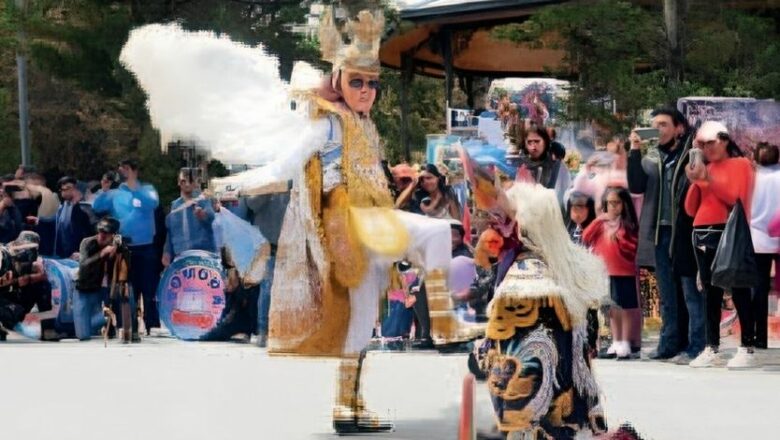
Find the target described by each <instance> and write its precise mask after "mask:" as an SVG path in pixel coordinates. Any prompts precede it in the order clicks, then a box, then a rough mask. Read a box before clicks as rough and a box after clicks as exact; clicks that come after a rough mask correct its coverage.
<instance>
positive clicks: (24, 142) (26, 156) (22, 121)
mask: <svg viewBox="0 0 780 440" xmlns="http://www.w3.org/2000/svg"><path fill="white" fill-rule="evenodd" d="M16 7H17V8H18V9H19V11H20V12H21V13H22V14H24V13H26V12H27V0H16ZM18 37H19V46H20V48H19V50H18V52H17V53H16V71H17V75H18V80H19V81H18V86H19V142H20V143H21V146H22V165H30V164H31V162H32V160H31V158H30V115H29V106H28V103H27V56H26V55H25V50H26V46H27V35H26V34H25V32H24V29H23V28H20V29H19V33H18Z"/></svg>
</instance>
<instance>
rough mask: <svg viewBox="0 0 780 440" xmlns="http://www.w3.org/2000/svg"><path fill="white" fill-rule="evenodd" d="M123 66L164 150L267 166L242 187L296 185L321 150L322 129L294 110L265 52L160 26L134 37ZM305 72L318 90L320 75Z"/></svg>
mask: <svg viewBox="0 0 780 440" xmlns="http://www.w3.org/2000/svg"><path fill="white" fill-rule="evenodd" d="M120 61H121V62H122V63H123V64H124V65H125V66H126V67H127V68H128V69H129V70H130V71H131V72H132V73H133V74H134V75H135V76H136V78H137V79H138V82H139V84H140V85H141V87H142V88H143V89H144V91H145V92H146V94H147V97H148V100H147V106H148V108H149V115H150V117H151V120H152V124H153V125H154V127H155V128H157V129H159V130H160V132H161V134H162V135H163V141H164V143H165V141H167V140H170V139H173V138H176V137H179V138H182V139H194V140H196V141H197V142H198V143H199V144H200V146H202V147H204V148H206V149H208V150H209V151H210V152H211V154H212V156H213V157H214V158H216V159H219V160H221V161H223V162H228V163H239V164H252V165H260V164H264V165H267V166H265V167H263V168H261V169H259V170H253V172H252V173H251V174H248V175H245V176H238V177H234V178H233V181H234V182H235V183H237V184H239V183H240V184H241V185H249V186H259V185H264V184H266V183H270V182H274V181H280V180H287V179H290V178H292V177H293V176H295V175H296V174H297V172H299V170H300V169H301V167H302V166H303V164H304V163H305V160H306V159H307V158H308V157H310V156H311V154H312V153H313V151H314V149H316V147H317V145H316V142H315V141H314V139H316V138H317V136H318V135H317V134H316V133H315V127H313V126H312V124H311V122H310V121H309V119H308V116H307V115H305V114H302V113H300V112H294V111H292V110H291V108H290V86H289V85H288V84H287V83H285V82H284V81H282V79H281V78H280V77H279V73H278V72H279V66H278V61H277V60H276V58H274V57H273V56H270V55H268V54H266V53H265V51H264V49H263V48H262V47H261V46H258V47H249V46H246V45H243V44H241V43H237V42H234V41H231V40H229V39H228V38H227V37H219V36H217V35H215V34H214V33H211V32H189V31H185V30H183V29H182V28H181V27H180V26H179V25H177V24H167V25H160V24H154V25H147V26H143V27H140V28H137V29H135V30H133V31H132V32H131V33H130V37H129V39H128V41H127V43H126V44H125V47H124V48H123V49H122V53H121V55H120ZM302 70H305V71H306V75H305V76H306V77H307V78H306V79H305V80H304V81H303V82H305V83H316V79H312V77H313V76H315V74H313V72H314V69H311V68H310V69H308V70H306V69H302ZM307 85H308V84H307Z"/></svg>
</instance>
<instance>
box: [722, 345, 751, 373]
mask: <svg viewBox="0 0 780 440" xmlns="http://www.w3.org/2000/svg"><path fill="white" fill-rule="evenodd" d="M726 367H727V368H755V367H758V359H756V354H755V353H753V350H752V349H750V348H747V347H739V348H738V349H737V354H735V355H734V357H733V358H731V359H730V360H729V362H728V363H727V364H726Z"/></svg>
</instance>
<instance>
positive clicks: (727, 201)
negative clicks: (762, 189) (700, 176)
mask: <svg viewBox="0 0 780 440" xmlns="http://www.w3.org/2000/svg"><path fill="white" fill-rule="evenodd" d="M707 174H708V175H709V178H708V180H706V181H703V180H699V181H696V182H693V184H692V185H691V188H690V189H689V190H688V195H687V196H686V198H685V211H686V212H687V213H688V215H690V216H691V217H693V225H694V226H707V225H723V224H726V220H728V217H729V213H730V212H731V208H732V207H733V206H734V205H735V204H736V203H737V200H742V206H744V207H745V214H747V218H748V219H750V202H751V200H752V198H753V182H754V180H755V171H754V170H753V165H752V164H751V163H750V161H749V160H747V159H745V158H744V157H731V158H728V159H724V160H721V161H719V162H712V163H710V164H708V165H707Z"/></svg>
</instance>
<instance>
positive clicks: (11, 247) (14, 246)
mask: <svg viewBox="0 0 780 440" xmlns="http://www.w3.org/2000/svg"><path fill="white" fill-rule="evenodd" d="M39 241H40V239H39V237H38V234H36V233H35V232H31V231H24V232H22V233H21V234H19V237H18V238H17V239H16V240H14V241H13V242H11V243H8V245H6V246H0V274H2V275H1V276H0V341H4V340H5V339H6V337H7V334H8V330H11V329H13V328H14V327H15V326H16V324H18V323H20V322H22V320H24V317H25V315H27V314H28V313H30V311H31V310H32V309H33V307H35V306H38V311H39V312H46V311H49V310H51V308H52V305H51V284H49V281H48V279H47V278H46V273H45V271H44V268H43V260H42V259H41V258H40V257H39V256H38V245H39Z"/></svg>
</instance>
